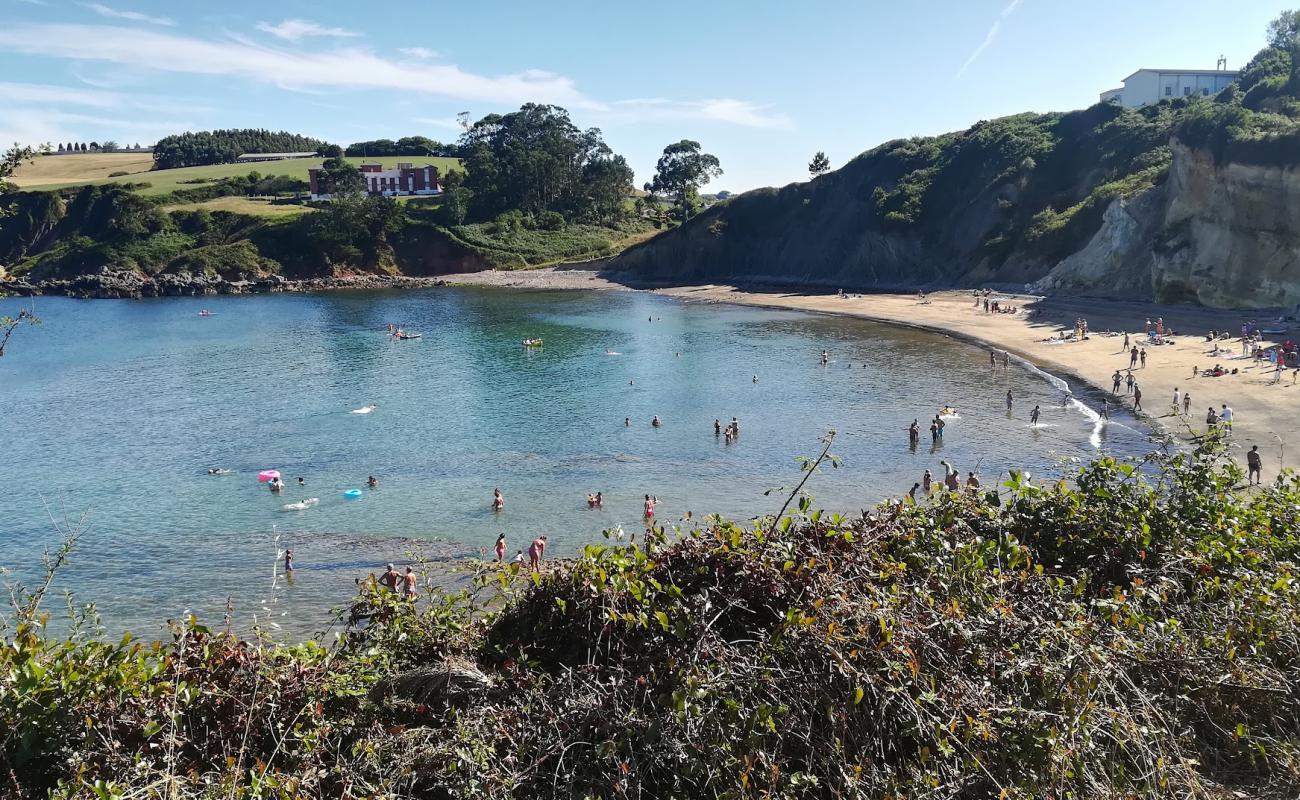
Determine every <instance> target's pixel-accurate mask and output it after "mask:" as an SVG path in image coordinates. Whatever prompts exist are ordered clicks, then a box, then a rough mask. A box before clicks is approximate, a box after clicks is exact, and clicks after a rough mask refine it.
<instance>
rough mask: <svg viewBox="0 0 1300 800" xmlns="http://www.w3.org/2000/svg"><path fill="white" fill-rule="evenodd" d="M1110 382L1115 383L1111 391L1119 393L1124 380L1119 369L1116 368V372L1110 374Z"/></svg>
mask: <svg viewBox="0 0 1300 800" xmlns="http://www.w3.org/2000/svg"><path fill="white" fill-rule="evenodd" d="M1110 382H1111V383H1112V384H1114V386H1112V387H1111V389H1110V393H1111V394H1119V385H1120V384H1121V383H1123V382H1124V377H1123V376H1122V375H1120V374H1119V370H1115V374H1114V375H1111V376H1110Z"/></svg>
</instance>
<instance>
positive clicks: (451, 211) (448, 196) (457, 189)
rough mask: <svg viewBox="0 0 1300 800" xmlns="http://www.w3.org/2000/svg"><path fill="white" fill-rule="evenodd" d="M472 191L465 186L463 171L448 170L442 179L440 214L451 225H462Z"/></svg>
mask: <svg viewBox="0 0 1300 800" xmlns="http://www.w3.org/2000/svg"><path fill="white" fill-rule="evenodd" d="M473 199H474V192H473V190H471V189H467V188H465V173H463V172H459V171H453V172H448V173H447V174H446V175H445V176H443V179H442V208H441V210H442V215H443V217H444V219H445V220H446V221H447V223H449V224H451V225H463V224H464V223H465V217H466V216H468V215H469V207H470V203H471V202H472V201H473Z"/></svg>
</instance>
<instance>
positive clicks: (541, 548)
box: [528, 536, 546, 572]
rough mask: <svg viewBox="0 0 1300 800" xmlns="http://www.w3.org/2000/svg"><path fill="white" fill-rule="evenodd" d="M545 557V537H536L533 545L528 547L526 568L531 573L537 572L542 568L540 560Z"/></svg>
mask: <svg viewBox="0 0 1300 800" xmlns="http://www.w3.org/2000/svg"><path fill="white" fill-rule="evenodd" d="M545 556H546V537H545V536H538V537H537V538H536V539H534V540H533V543H532V544H530V545H528V566H529V567H531V568H532V570H533V572H539V571H540V570H541V567H542V559H543V558H545Z"/></svg>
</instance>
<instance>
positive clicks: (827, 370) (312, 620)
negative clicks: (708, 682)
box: [0, 288, 1150, 636]
mask: <svg viewBox="0 0 1300 800" xmlns="http://www.w3.org/2000/svg"><path fill="white" fill-rule="evenodd" d="M18 303H19V301H17V300H15V299H9V300H0V314H3V313H5V312H9V313H13V311H14V310H15V309H16V308H17V306H18ZM201 308H207V309H211V310H212V311H213V312H214V313H215V316H212V317H206V318H204V317H199V316H198V311H199V310H200V309H201ZM36 310H37V313H38V314H39V315H40V316H41V317H42V319H43V324H42V325H41V326H40V327H36V328H26V329H23V330H20V331H19V332H18V333H16V334H15V338H14V339H13V340H12V341H11V344H10V346H9V351H8V353H7V354H6V356H5V357H4V358H3V360H0V415H3V425H2V426H0V429H2V431H3V432H2V433H0V451H2V452H3V453H4V458H3V459H0V485H3V486H4V487H5V491H4V492H3V493H0V564H3V565H4V566H7V567H9V568H11V569H13V570H14V571H15V574H17V575H19V576H21V577H25V578H28V579H30V577H31V576H32V575H33V568H34V567H35V566H36V565H37V564H38V562H39V556H40V550H41V548H42V547H44V546H47V545H50V544H52V543H55V542H56V541H57V538H58V536H57V533H56V532H55V531H54V529H53V526H52V523H51V520H50V517H51V515H53V516H54V517H55V518H56V519H58V520H62V519H64V518H65V517H67V518H76V517H80V516H81V515H82V514H85V515H86V519H87V521H88V527H87V531H86V533H85V535H84V537H83V540H82V543H81V545H80V547H79V548H78V550H77V553H76V554H75V557H74V559H73V564H72V566H71V567H69V568H68V569H67V570H65V571H64V572H63V573H62V575H61V580H60V587H61V588H74V589H75V590H76V592H77V597H78V599H79V600H81V601H92V600H93V601H94V602H96V603H97V604H98V606H99V608H100V610H101V612H102V613H103V615H104V618H105V622H106V625H107V627H108V629H109V630H110V631H117V630H120V629H122V628H128V627H129V628H132V629H135V630H137V631H141V632H145V633H153V632H155V631H156V627H155V626H156V625H157V624H158V623H159V622H160V621H161V620H164V619H166V618H168V617H174V616H176V615H178V614H180V613H181V612H182V611H183V610H185V609H189V610H193V611H195V612H198V613H200V614H201V615H202V616H203V617H204V618H205V619H209V620H212V621H213V622H219V620H220V617H221V614H222V610H223V609H224V608H225V606H226V603H227V599H228V598H230V599H231V602H232V603H233V606H234V609H235V611H234V616H235V618H236V620H237V623H238V624H240V625H244V624H246V623H247V622H248V621H249V620H251V619H252V616H253V615H254V614H255V613H256V614H258V615H260V616H261V617H263V618H265V617H266V615H267V614H268V613H269V614H271V615H272V617H273V618H274V619H275V620H276V621H278V624H279V625H280V626H282V627H281V628H280V629H279V630H280V632H281V633H283V634H284V635H286V636H289V635H292V636H301V635H304V634H306V633H308V632H310V631H314V630H317V629H319V628H320V627H321V626H322V625H323V624H324V622H325V621H326V620H327V619H328V616H329V609H330V608H331V607H335V606H338V605H340V604H342V603H344V602H346V600H347V599H348V597H349V596H350V594H351V592H352V580H353V578H354V577H356V576H360V575H364V574H366V573H368V572H371V571H376V570H382V563H383V561H384V560H387V559H390V558H392V559H399V558H401V557H403V555H404V554H405V553H406V552H407V551H408V550H409V549H410V547H411V544H412V542H416V543H419V542H424V543H427V544H426V549H427V550H428V551H429V552H430V553H433V554H436V555H439V556H442V557H456V556H460V555H465V554H471V553H477V552H478V551H479V549H480V548H490V546H491V544H492V542H493V540H494V539H495V536H496V534H497V533H498V532H499V531H504V532H505V533H506V535H507V537H508V543H509V553H510V554H513V553H514V552H515V551H516V550H517V549H519V548H523V547H526V543H527V541H528V540H530V539H531V538H532V537H533V536H534V535H537V534H542V533H545V534H547V535H548V536H549V541H550V550H551V551H553V552H554V554H556V555H564V554H567V553H572V552H574V551H575V550H576V549H578V548H579V547H580V546H581V545H582V544H583V543H585V542H590V541H593V540H596V539H599V538H600V531H601V530H602V529H605V528H610V527H613V526H616V525H622V526H623V527H624V528H626V529H627V530H628V531H632V530H635V529H636V528H637V527H638V526H640V524H641V503H642V497H643V495H644V494H645V493H650V494H654V495H657V496H658V498H659V500H660V505H659V512H658V516H659V519H660V520H665V521H675V520H678V519H680V518H681V517H682V516H683V515H684V514H685V513H686V512H687V511H690V512H692V513H693V514H694V515H696V516H699V515H702V514H706V513H710V512H713V513H721V514H724V515H727V516H731V517H733V518H741V519H747V518H750V517H752V516H754V515H757V514H762V513H772V512H774V511H775V510H776V509H777V508H778V507H779V506H780V503H781V499H780V498H779V497H777V496H776V495H775V494H773V495H772V496H765V495H764V491H765V490H767V489H770V488H773V487H778V486H793V485H794V484H795V483H797V481H798V480H799V478H800V472H799V468H798V465H797V464H796V462H795V457H796V456H799V455H806V454H813V453H815V452H816V451H817V450H818V449H819V444H818V439H819V438H820V437H821V436H822V435H824V434H825V433H826V432H827V431H828V430H832V429H833V430H836V431H837V432H838V436H837V438H836V440H835V445H834V448H833V452H834V453H835V454H837V455H839V456H840V457H841V458H842V459H843V464H842V466H841V467H840V468H839V469H834V470H832V469H826V470H824V471H823V472H822V473H821V474H819V475H818V476H816V477H814V478H813V479H812V481H811V482H810V484H809V491H810V492H811V493H812V494H813V495H815V496H816V504H817V505H818V506H819V507H825V508H827V509H830V510H838V511H853V512H856V511H857V510H859V509H862V508H865V507H869V506H871V505H873V504H874V503H876V502H877V501H879V500H881V499H882V498H884V497H886V496H890V495H899V494H902V493H903V492H906V491H907V490H908V489H909V488H910V487H911V485H912V483H913V482H915V481H917V480H920V476H921V473H922V471H923V470H925V469H930V470H932V471H933V472H935V473H936V474H938V475H940V476H941V475H942V469H943V468H942V467H941V466H940V465H939V463H938V462H939V459H941V458H946V459H948V460H949V461H951V462H952V463H954V464H955V465H956V466H957V467H958V468H959V469H961V470H962V471H963V474H964V473H965V471H967V470H970V469H978V470H979V472H980V474H981V476H982V479H983V481H984V483H985V485H986V486H987V485H990V484H992V483H993V482H995V481H997V480H998V479H999V476H1000V475H1003V474H1004V473H1005V471H1006V470H1007V469H1009V468H1013V467H1018V468H1023V469H1027V470H1029V471H1031V472H1032V473H1034V474H1035V475H1039V474H1042V475H1054V474H1059V473H1061V472H1063V471H1065V470H1068V469H1070V468H1071V465H1070V463H1069V459H1071V458H1084V457H1088V456H1090V455H1093V454H1095V453H1096V452H1097V451H1098V448H1102V449H1105V450H1107V451H1109V452H1113V453H1116V454H1119V455H1132V454H1138V453H1143V452H1146V451H1147V450H1149V449H1150V446H1149V445H1148V444H1147V441H1146V436H1145V434H1144V433H1143V432H1142V431H1141V430H1140V429H1139V426H1137V425H1136V424H1135V423H1134V422H1133V421H1132V419H1131V418H1121V417H1120V416H1119V415H1114V414H1113V417H1114V420H1113V421H1112V422H1111V423H1110V424H1109V425H1106V426H1098V425H1097V424H1096V421H1095V414H1092V413H1091V412H1089V411H1087V409H1085V408H1084V407H1083V406H1082V405H1081V404H1078V403H1070V404H1068V405H1066V406H1063V405H1062V402H1061V401H1062V396H1063V392H1062V391H1061V389H1060V388H1058V386H1057V385H1054V384H1053V382H1052V379H1050V378H1049V376H1046V375H1044V374H1042V373H1041V372H1038V371H1037V370H1034V369H1032V368H1030V367H1027V366H1021V365H1016V364H1013V365H1012V367H1011V369H1009V370H1001V369H997V370H991V369H990V368H989V364H988V354H987V351H984V350H981V349H979V348H977V347H973V346H970V345H967V344H963V343H960V342H957V341H954V340H952V339H948V338H946V337H942V336H938V335H935V334H930V333H923V332H919V331H911V330H905V329H899V328H891V327H888V326H883V325H877V324H873V323H868V322H863V321H858V320H850V319H844V318H837V317H828V316H817V315H811V314H801V313H796V312H785V311H771V310H765V309H754V308H741V307H733V306H722V305H704V304H684V303H680V302H677V301H674V300H670V299H666V298H661V297H658V296H654V295H649V294H642V293H633V292H522V291H513V290H503V289H468V288H466V289H461V288H444V289H431V290H427V291H414V292H411V291H408V292H369V293H347V292H334V293H326V294H319V295H261V296H252V297H223V298H195V299H189V298H185V299H181V298H171V299H161V300H138V301H109V300H95V301H78V300H69V299H63V298H38V299H37V300H36ZM387 322H395V323H398V324H401V325H403V326H404V327H406V328H407V329H409V330H416V331H420V332H422V333H423V334H424V337H423V338H422V339H420V340H418V341H393V340H391V339H390V338H389V337H388V336H386V335H385V333H384V331H383V326H384V324H385V323H387ZM525 337H541V338H543V339H544V340H545V347H543V348H536V349H525V348H523V347H522V346H521V345H520V341H521V340H522V339H524V338H525ZM823 349H825V350H827V351H829V353H830V359H831V360H830V363H829V364H827V365H825V366H823V365H822V364H821V363H820V358H819V354H820V353H821V351H822V350H823ZM608 353H617V355H610V354H608ZM755 376H757V378H758V381H757V382H754V377H755ZM1008 388H1010V389H1011V390H1012V391H1013V392H1014V394H1015V397H1016V401H1015V411H1014V413H1013V414H1012V416H1011V417H1010V418H1009V417H1008V415H1007V412H1006V408H1005V400H1004V398H1005V394H1006V391H1007V389H1008ZM369 403H377V404H378V408H377V409H376V410H375V411H374V412H373V413H371V414H365V415H359V414H352V413H350V412H351V411H352V410H353V409H357V408H361V407H363V406H365V405H367V404H369ZM1035 404H1040V405H1041V406H1042V420H1041V423H1042V424H1041V425H1040V426H1039V427H1038V428H1031V427H1030V426H1029V424H1028V414H1029V409H1031V408H1032V407H1033V406H1034V405H1035ZM944 405H952V406H955V407H957V409H958V411H959V418H956V419H952V420H949V424H948V426H947V428H946V432H945V436H944V439H943V441H942V442H941V444H940V445H938V446H937V447H935V446H932V444H931V442H930V437H929V434H928V432H924V433H923V438H922V443H921V446H920V447H919V448H917V449H916V450H915V451H913V450H912V449H910V448H909V447H908V442H907V435H906V429H907V425H908V423H909V422H911V420H912V419H913V418H919V419H920V420H921V423H922V426H923V427H924V426H925V425H926V422H927V420H928V418H929V417H932V416H933V415H934V414H935V413H936V411H937V410H938V409H939V408H940V407H941V406H944ZM655 414H657V415H659V416H660V417H661V419H662V420H663V423H664V424H663V427H660V428H657V429H656V428H652V427H651V425H650V419H651V417H652V415H655ZM732 416H736V417H738V418H739V420H740V429H741V434H740V437H739V440H738V441H737V442H736V443H735V444H733V445H730V446H727V445H725V444H724V443H723V441H722V440H721V439H720V438H717V437H715V436H714V435H713V420H714V419H715V418H717V419H721V420H722V421H723V423H724V424H725V423H726V422H727V421H729V420H730V419H731V417H732ZM625 417H626V418H629V419H630V421H631V424H630V425H629V426H625V425H624V418H625ZM210 467H223V468H226V469H230V470H233V471H234V474H232V475H226V476H219V477H214V476H210V475H208V474H207V470H208V468H210ZM263 469H278V470H280V471H281V472H282V473H283V475H284V477H285V479H286V481H287V482H288V483H289V484H290V485H289V486H288V487H287V488H286V490H285V492H284V493H283V495H280V496H275V495H272V494H271V493H270V492H269V491H267V489H266V488H265V486H263V485H261V484H259V483H258V481H257V478H256V474H257V472H258V471H259V470H263ZM368 475H375V476H376V477H377V478H378V479H379V482H380V483H379V488H378V489H377V490H375V491H365V492H364V495H363V498H362V499H361V500H356V501H347V500H345V499H344V498H343V497H342V492H343V491H344V490H346V489H350V488H358V487H362V488H363V487H364V484H365V481H366V477H367V476H368ZM298 476H302V477H303V478H305V480H306V484H307V485H306V488H305V489H299V488H298V487H297V486H296V485H294V484H295V479H296V478H297V477H298ZM494 486H500V487H501V489H502V491H503V493H504V495H505V498H506V509H505V511H504V512H503V513H501V514H494V513H493V512H492V511H491V509H490V504H491V499H492V489H493V487H494ZM597 490H600V491H603V492H604V496H605V507H604V508H603V509H599V510H592V509H589V508H588V507H587V505H586V502H585V498H586V495H587V493H588V492H595V491H597ZM307 497H317V498H319V499H320V503H319V505H317V506H315V507H313V508H311V509H309V510H306V511H297V512H284V511H281V510H280V509H281V506H283V505H284V504H286V503H290V502H296V501H299V500H302V499H304V498H307ZM277 536H278V540H277V539H276V537H277ZM277 541H278V546H279V547H284V546H286V545H287V546H290V547H292V548H293V549H294V551H295V553H296V555H297V566H298V568H299V569H298V572H297V575H296V580H295V582H294V585H292V586H289V587H285V586H283V585H282V584H280V585H277V587H276V588H275V589H272V588H271V578H272V575H273V566H274V564H275V553H276V549H277ZM265 603H273V607H272V608H270V609H269V610H268V609H264V608H263V607H262V606H263V604H265ZM54 605H55V606H56V609H57V607H58V606H59V605H60V602H59V601H57V600H56V601H55V603H54Z"/></svg>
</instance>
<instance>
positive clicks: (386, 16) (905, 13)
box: [0, 0, 1300, 191]
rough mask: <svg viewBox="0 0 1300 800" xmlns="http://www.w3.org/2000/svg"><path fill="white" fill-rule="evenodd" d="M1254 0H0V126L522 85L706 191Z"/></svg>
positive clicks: (1135, 51)
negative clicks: (683, 164) (703, 173)
mask: <svg viewBox="0 0 1300 800" xmlns="http://www.w3.org/2000/svg"><path fill="white" fill-rule="evenodd" d="M1295 6H1300V0H1293V2H1291V3H1278V2H1264V1H1263V0H1232V1H1231V2H1222V0H1219V1H1218V2H1209V1H1208V0H1182V1H1181V2H1174V1H1173V0H1087V2H1078V1H1077V0H929V1H928V2H924V1H921V0H917V1H916V2H902V0H897V1H895V2H885V1H884V0H856V2H848V1H847V0H843V1H842V0H828V1H827V2H816V3H814V2H803V3H799V2H787V1H784V0H770V1H769V0H715V1H714V2H710V1H709V0H695V2H679V1H678V0H660V2H657V3H654V4H645V3H624V2H604V3H597V2H582V3H580V2H567V1H566V0H549V1H548V2H545V3H539V2H523V1H522V0H520V1H519V2H498V3H491V2H482V0H480V2H472V3H464V2H446V1H445V0H425V2H375V3H369V4H360V5H358V4H356V3H347V4H342V3H339V4H324V3H320V2H317V1H315V0H313V2H307V1H306V0H262V2H245V1H244V0H224V2H222V3H219V4H210V3H196V2H184V3H176V2H152V1H151V0H105V1H104V2H102V3H93V2H70V1H68V0H0V142H4V143H8V142H11V141H15V140H18V141H22V142H24V143H37V142H41V141H67V140H69V139H75V140H92V139H97V140H106V139H114V140H117V141H119V142H130V143H134V142H136V141H139V142H142V143H149V142H152V141H153V140H154V139H155V138H156V137H158V136H160V135H164V134H167V133H173V132H177V131H180V130H203V129H210V128H215V127H266V128H273V129H286V130H292V131H297V132H301V133H307V134H311V135H314V136H318V137H321V138H324V139H328V140H330V141H335V142H339V143H341V144H345V145H346V144H347V143H348V142H352V141H357V140H361V139H374V138H381V137H384V138H398V137H400V136H406V135H415V134H422V135H426V136H430V137H432V138H435V139H441V140H450V139H452V138H454V137H455V136H456V133H457V129H456V126H455V116H456V114H457V112H460V111H469V112H471V114H472V115H473V117H474V118H475V119H477V118H478V117H481V116H482V115H484V114H487V113H491V112H504V111H509V110H511V109H514V108H518V106H519V105H520V104H521V103H524V102H527V101H535V102H551V103H556V104H559V105H563V106H565V107H566V108H568V109H569V110H570V113H571V114H572V116H573V119H574V122H575V123H576V124H578V125H579V126H581V127H584V128H585V127H592V126H594V127H599V128H601V129H602V130H603V131H604V133H605V139H606V141H607V142H608V143H609V144H610V146H611V147H613V148H614V150H615V151H616V152H619V153H622V154H624V155H626V156H627V157H628V159H629V161H630V162H631V163H632V166H633V167H634V168H635V169H636V171H637V183H638V184H640V183H642V182H644V181H646V180H649V179H650V177H651V174H652V172H653V169H654V163H655V160H656V158H657V157H658V154H659V152H660V151H661V150H662V149H663V146H664V145H665V144H668V143H669V142H674V141H677V140H678V139H682V138H691V139H696V140H698V141H700V142H701V143H702V144H703V145H704V147H705V149H707V150H708V151H710V152H712V153H714V154H716V155H717V156H718V157H719V158H720V159H721V161H722V166H723V169H724V170H725V174H724V175H723V176H722V177H721V178H718V179H717V180H716V181H715V182H714V183H713V184H711V185H710V186H709V190H717V189H730V190H733V191H736V190H744V189H750V188H754V187H756V186H765V185H781V184H785V183H788V182H790V181H793V180H802V179H803V178H805V177H806V175H807V173H806V164H807V162H808V160H809V159H810V158H811V157H812V154H813V153H814V152H815V151H817V150H825V151H826V153H827V155H829V156H830V159H831V163H832V165H833V166H839V165H841V164H843V163H844V162H845V161H846V160H848V159H850V158H852V157H853V156H854V155H857V154H858V153H860V152H862V151H863V150H866V149H869V148H870V147H872V146H874V145H877V144H879V143H881V142H883V141H887V140H889V139H894V138H898V137H904V136H912V135H922V134H933V133H941V132H944V131H949V130H956V129H960V128H964V127H967V126H969V125H970V124H972V123H974V122H976V121H978V120H980V119H987V118H990V117H997V116H1002V115H1006V114H1012V113H1016V112H1020V111H1053V110H1067V109H1073V108H1082V107H1085V106H1088V105H1090V104H1092V103H1094V102H1096V100H1097V94H1098V93H1099V92H1101V91H1103V90H1106V89H1110V88H1114V87H1116V86H1118V85H1119V84H1120V81H1121V79H1123V78H1124V77H1125V76H1126V75H1128V74H1129V73H1131V72H1132V71H1133V70H1135V69H1138V68H1139V67H1161V68H1171V67H1173V68H1202V69H1210V68H1213V67H1214V62H1215V60H1216V59H1217V58H1218V56H1219V55H1220V54H1223V55H1224V56H1226V57H1227V59H1228V63H1229V66H1230V67H1233V68H1236V67H1240V66H1241V65H1242V64H1243V63H1244V62H1245V61H1246V60H1248V59H1249V58H1250V57H1251V56H1252V55H1254V53H1255V52H1256V51H1257V50H1258V49H1259V48H1260V47H1261V46H1262V43H1263V38H1264V29H1265V26H1266V25H1267V23H1268V21H1269V20H1271V19H1272V18H1274V17H1275V16H1276V15H1277V14H1278V12H1279V11H1281V10H1282V9H1284V8H1288V7H1295Z"/></svg>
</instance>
